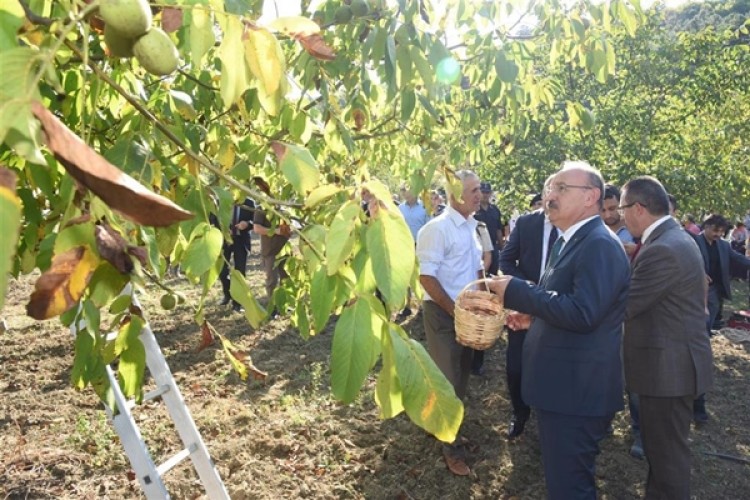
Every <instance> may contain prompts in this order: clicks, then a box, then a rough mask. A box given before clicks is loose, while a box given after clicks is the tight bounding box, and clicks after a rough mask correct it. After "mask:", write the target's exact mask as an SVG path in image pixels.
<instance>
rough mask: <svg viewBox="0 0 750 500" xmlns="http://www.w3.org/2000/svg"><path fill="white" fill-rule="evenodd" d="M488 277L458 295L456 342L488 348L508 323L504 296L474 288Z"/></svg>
mask: <svg viewBox="0 0 750 500" xmlns="http://www.w3.org/2000/svg"><path fill="white" fill-rule="evenodd" d="M489 281H490V280H488V279H478V280H474V281H472V282H471V283H469V284H468V285H466V286H465V287H464V288H463V290H461V293H459V294H458V297H457V298H456V303H455V309H454V316H455V328H456V342H458V343H459V344H461V345H464V346H466V347H471V348H473V349H477V350H480V351H484V350H486V349H489V348H490V347H492V346H493V345H494V344H495V342H496V341H497V339H498V337H499V336H500V332H502V329H503V325H504V324H505V308H504V307H503V304H502V302H501V301H500V298H499V297H498V296H497V295H495V294H494V293H492V292H489V291H485V290H470V288H471V287H472V286H474V285H476V284H479V283H484V282H489Z"/></svg>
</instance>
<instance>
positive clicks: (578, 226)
mask: <svg viewBox="0 0 750 500" xmlns="http://www.w3.org/2000/svg"><path fill="white" fill-rule="evenodd" d="M596 217H599V216H598V215H592V216H591V217H588V218H586V219H583V220H581V221H578V222H576V223H575V224H573V225H572V226H570V227H569V228H568V229H566V230H565V232H564V233H563V234H562V237H563V239H564V240H565V243H567V242H569V241H570V240H571V239H573V235H575V234H576V232H577V231H578V230H579V229H581V228H582V227H583V226H585V225H586V223H588V222H589V221H591V220H592V219H594V218H596Z"/></svg>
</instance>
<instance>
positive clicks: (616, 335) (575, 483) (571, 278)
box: [489, 162, 630, 500]
mask: <svg viewBox="0 0 750 500" xmlns="http://www.w3.org/2000/svg"><path fill="white" fill-rule="evenodd" d="M545 191H546V192H545V196H544V203H545V206H546V208H547V211H548V214H549V220H550V222H552V224H554V225H555V227H557V228H558V230H559V231H560V232H561V236H560V237H559V238H558V239H557V241H556V242H555V244H554V246H553V247H552V250H551V255H550V259H549V262H548V265H547V267H546V269H545V271H544V274H543V275H542V277H541V280H540V282H539V284H538V285H535V284H533V283H529V282H527V281H525V280H523V279H520V278H515V277H510V276H500V277H498V278H495V279H494V280H493V281H492V282H491V283H490V285H489V287H490V289H491V290H492V291H493V292H494V293H497V294H498V295H499V296H500V297H501V298H503V301H504V304H505V307H506V308H507V309H509V310H513V311H519V312H517V313H510V314H509V315H508V317H507V320H506V322H507V325H508V327H509V328H511V329H513V330H518V329H523V328H527V329H528V333H527V334H526V339H525V341H524V346H523V368H522V371H523V379H522V395H523V399H524V401H526V403H527V404H529V406H531V407H532V408H533V409H534V411H535V413H536V415H537V424H538V429H539V440H540V444H541V450H542V461H543V465H544V476H545V481H546V484H547V496H548V498H550V499H559V500H570V499H591V500H594V499H595V498H596V481H595V465H596V456H597V455H598V453H599V442H600V441H601V440H602V439H603V438H604V437H606V435H607V429H608V427H609V425H610V423H611V421H612V417H613V416H614V414H615V413H616V412H617V411H619V410H622V408H623V398H622V392H623V383H622V362H621V358H620V348H621V342H622V324H623V320H624V319H625V304H626V300H627V293H628V285H629V282H630V263H629V262H628V258H627V256H626V255H625V252H624V251H623V249H622V246H621V244H620V242H619V241H617V240H616V239H615V238H613V237H612V233H611V232H610V231H609V230H608V229H607V228H606V227H605V226H604V224H603V222H602V219H601V217H600V215H599V213H600V210H601V206H602V195H603V192H604V181H603V179H602V176H601V174H600V173H599V171H598V170H596V169H595V168H593V167H591V166H590V165H589V164H588V163H586V162H566V163H564V164H563V167H562V169H561V170H560V171H558V172H557V173H556V174H555V176H554V178H553V179H552V180H551V181H550V183H549V185H548V187H547V189H546V190H545Z"/></svg>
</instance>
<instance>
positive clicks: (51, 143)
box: [31, 102, 193, 227]
mask: <svg viewBox="0 0 750 500" xmlns="http://www.w3.org/2000/svg"><path fill="white" fill-rule="evenodd" d="M31 110H32V112H33V113H34V116H36V117H37V119H38V120H39V121H40V122H41V124H42V128H43V130H44V133H45V135H46V141H47V146H48V147H49V148H50V149H51V150H52V152H53V153H54V154H55V158H57V160H58V161H59V162H60V163H62V165H63V166H64V167H65V169H66V170H67V171H68V173H69V174H70V175H71V176H73V177H74V178H75V179H76V180H77V181H78V182H80V183H81V184H83V185H84V186H86V187H87V188H88V189H90V190H91V191H93V192H94V194H96V195H97V196H98V197H99V198H101V199H102V200H104V202H105V203H106V204H107V205H109V206H110V207H111V208H113V209H115V210H117V211H118V212H120V213H121V214H123V215H124V216H125V217H127V218H129V219H132V220H133V221H135V222H136V223H138V224H142V225H145V226H157V227H163V226H169V225H171V224H174V223H175V222H180V221H183V220H188V219H190V218H192V217H193V214H191V213H190V212H188V211H186V210H184V209H182V208H181V207H179V206H178V205H176V204H175V203H173V202H172V201H170V200H168V199H167V198H164V197H163V196H159V195H157V194H155V193H153V192H151V191H149V190H148V189H146V188H145V187H143V186H142V185H141V184H140V183H139V182H138V181H136V180H135V179H133V178H132V177H130V176H129V175H127V174H126V173H124V172H122V171H121V170H120V169H118V168H117V167H115V166H114V165H112V164H111V163H109V162H108V161H107V160H105V159H104V157H102V156H101V155H99V154H98V153H97V152H96V151H94V150H93V149H91V148H90V147H89V146H88V145H87V144H85V143H84V142H83V141H82V140H81V139H80V138H79V137H78V136H77V135H75V134H74V133H73V132H71V131H70V129H68V127H66V126H65V124H63V123H62V122H61V121H60V120H58V119H57V117H56V116H55V115H53V114H52V113H51V112H50V111H48V110H47V109H46V108H45V107H44V106H43V105H42V104H41V103H40V102H34V103H32V105H31Z"/></svg>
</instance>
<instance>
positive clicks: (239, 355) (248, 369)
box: [217, 333, 268, 380]
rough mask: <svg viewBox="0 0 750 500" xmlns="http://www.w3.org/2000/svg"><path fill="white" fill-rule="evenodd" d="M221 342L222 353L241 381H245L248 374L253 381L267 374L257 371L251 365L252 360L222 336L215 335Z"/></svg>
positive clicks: (261, 378) (263, 377)
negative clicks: (251, 376)
mask: <svg viewBox="0 0 750 500" xmlns="http://www.w3.org/2000/svg"><path fill="white" fill-rule="evenodd" d="M217 335H218V337H219V339H220V340H221V346H222V347H223V348H224V353H225V354H226V355H227V358H229V362H230V363H232V368H234V371H236V372H237V374H238V375H239V376H240V378H241V379H242V380H247V377H248V375H249V374H251V373H252V375H253V379H255V380H263V379H265V378H266V377H267V376H268V374H267V373H266V372H264V371H261V370H259V369H258V368H256V367H255V365H254V364H253V360H252V359H251V358H250V356H249V355H248V354H247V353H246V352H245V351H242V350H240V349H239V348H238V347H237V346H236V345H234V344H233V343H232V341H231V340H229V339H228V338H226V337H225V336H224V335H221V334H220V333H217Z"/></svg>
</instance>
